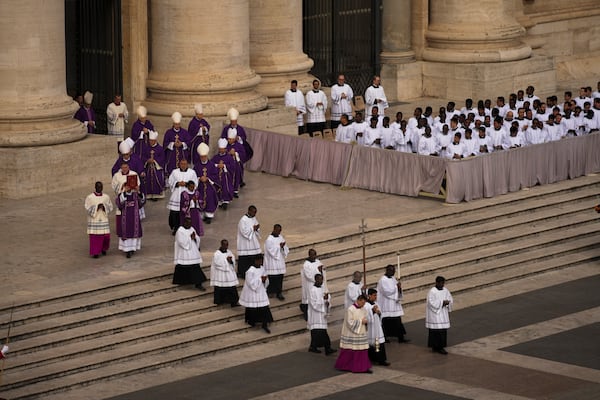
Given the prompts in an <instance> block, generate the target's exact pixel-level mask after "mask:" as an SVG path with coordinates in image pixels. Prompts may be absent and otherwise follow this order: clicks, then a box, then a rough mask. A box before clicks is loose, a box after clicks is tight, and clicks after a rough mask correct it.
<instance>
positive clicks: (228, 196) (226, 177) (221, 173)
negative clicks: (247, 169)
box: [209, 153, 235, 202]
mask: <svg viewBox="0 0 600 400" xmlns="http://www.w3.org/2000/svg"><path fill="white" fill-rule="evenodd" d="M220 161H222V162H223V164H224V165H225V166H226V167H227V172H225V170H224V169H219V168H218V167H216V166H217V165H218V164H219V162H220ZM210 162H211V163H213V164H214V165H215V168H216V170H217V175H216V176H210V175H209V178H210V179H212V180H213V181H214V182H216V183H217V184H218V185H219V189H218V190H217V195H218V197H219V201H225V202H230V201H231V200H233V176H232V172H233V170H234V169H235V161H234V160H233V157H231V155H229V154H227V153H225V154H219V153H217V154H215V155H214V157H213V158H211V160H210ZM209 172H210V171H209Z"/></svg>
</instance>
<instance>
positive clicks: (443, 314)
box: [425, 286, 453, 329]
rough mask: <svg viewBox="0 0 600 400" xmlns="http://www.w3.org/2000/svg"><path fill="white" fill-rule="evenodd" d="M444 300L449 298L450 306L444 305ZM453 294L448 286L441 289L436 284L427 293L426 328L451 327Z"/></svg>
mask: <svg viewBox="0 0 600 400" xmlns="http://www.w3.org/2000/svg"><path fill="white" fill-rule="evenodd" d="M444 300H448V301H449V302H450V304H449V305H448V306H442V304H443V303H444ZM452 304H453V300H452V294H451V293H450V291H449V290H448V289H446V288H442V290H439V289H438V288H436V287H435V286H434V287H432V288H431V289H430V290H429V293H428V294H427V304H426V309H425V328H428V329H448V328H450V314H449V313H450V311H452Z"/></svg>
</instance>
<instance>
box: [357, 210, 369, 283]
mask: <svg viewBox="0 0 600 400" xmlns="http://www.w3.org/2000/svg"><path fill="white" fill-rule="evenodd" d="M358 229H360V237H361V240H362V258H363V282H364V284H365V286H367V252H366V232H365V229H367V225H366V224H365V219H364V218H363V219H361V223H360V226H359V227H358Z"/></svg>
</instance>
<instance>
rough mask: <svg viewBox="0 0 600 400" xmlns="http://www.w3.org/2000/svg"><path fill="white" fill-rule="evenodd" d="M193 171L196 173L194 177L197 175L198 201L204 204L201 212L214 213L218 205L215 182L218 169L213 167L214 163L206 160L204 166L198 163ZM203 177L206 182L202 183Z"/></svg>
mask: <svg viewBox="0 0 600 400" xmlns="http://www.w3.org/2000/svg"><path fill="white" fill-rule="evenodd" d="M194 170H195V171H196V175H198V192H199V193H200V200H201V201H203V202H204V210H203V211H206V212H209V213H214V212H215V211H216V210H217V206H218V205H219V197H218V195H217V190H218V189H220V188H219V187H218V186H217V184H218V183H217V182H216V181H215V179H217V177H218V176H219V169H218V168H217V167H216V166H215V163H214V162H211V161H208V160H207V161H206V164H203V163H202V161H198V163H196V164H194ZM203 176H205V177H206V178H207V181H206V182H202V177H203ZM211 181H212V183H211Z"/></svg>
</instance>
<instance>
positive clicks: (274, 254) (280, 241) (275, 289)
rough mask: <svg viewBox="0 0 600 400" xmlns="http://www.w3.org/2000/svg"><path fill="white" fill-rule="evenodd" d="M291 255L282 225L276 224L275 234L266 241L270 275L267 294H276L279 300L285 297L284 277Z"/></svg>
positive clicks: (266, 268)
mask: <svg viewBox="0 0 600 400" xmlns="http://www.w3.org/2000/svg"><path fill="white" fill-rule="evenodd" d="M288 254H290V248H289V247H288V245H287V244H286V242H285V238H284V237H283V235H282V234H281V225H279V224H275V225H274V226H273V232H272V233H271V234H270V235H269V237H268V238H267V240H266V241H265V265H264V267H265V271H267V275H269V282H270V283H269V287H268V288H267V294H275V296H277V298H278V299H279V300H282V301H283V300H285V297H283V293H282V291H283V277H284V275H285V272H286V269H285V259H286V258H287V256H288Z"/></svg>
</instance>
